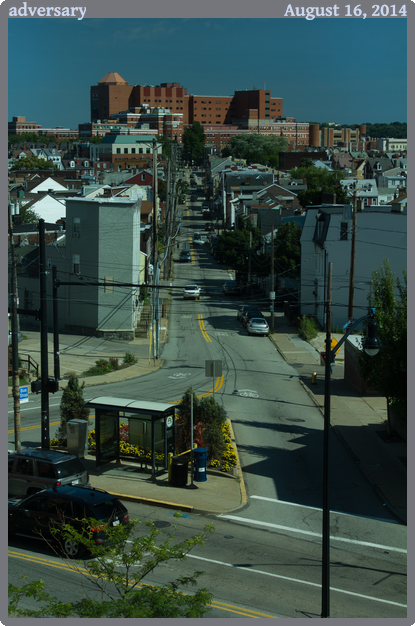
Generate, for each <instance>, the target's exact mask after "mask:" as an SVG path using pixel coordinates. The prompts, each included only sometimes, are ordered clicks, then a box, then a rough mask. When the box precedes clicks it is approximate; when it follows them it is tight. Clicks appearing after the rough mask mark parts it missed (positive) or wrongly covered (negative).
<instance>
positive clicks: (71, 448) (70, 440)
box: [66, 420, 88, 459]
mask: <svg viewBox="0 0 415 626" xmlns="http://www.w3.org/2000/svg"><path fill="white" fill-rule="evenodd" d="M87 436H88V420H70V421H69V422H68V424H67V438H66V442H67V443H66V446H67V448H68V452H69V454H73V455H75V456H77V457H78V459H83V458H84V457H85V448H86V445H87Z"/></svg>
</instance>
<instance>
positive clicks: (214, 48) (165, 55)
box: [8, 18, 407, 128]
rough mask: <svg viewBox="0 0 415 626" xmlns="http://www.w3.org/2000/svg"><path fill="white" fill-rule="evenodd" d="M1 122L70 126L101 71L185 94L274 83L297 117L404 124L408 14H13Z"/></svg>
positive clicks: (82, 115) (84, 110) (85, 109)
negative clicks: (16, 119) (22, 119)
mask: <svg viewBox="0 0 415 626" xmlns="http://www.w3.org/2000/svg"><path fill="white" fill-rule="evenodd" d="M8 22H9V62H8V68H9V110H8V119H9V120H11V118H12V117H13V116H14V115H24V116H26V119H27V120H28V121H33V122H37V123H38V124H41V125H42V126H43V127H54V126H63V127H69V128H77V127H78V123H82V122H86V121H89V120H90V108H89V93H90V87H91V85H95V84H97V83H98V82H99V81H100V80H101V78H103V77H104V76H105V74H107V73H108V72H118V73H119V74H120V75H121V76H122V77H123V78H124V79H125V80H126V81H127V82H128V83H129V84H152V85H159V84H160V83H162V82H178V83H180V84H181V85H182V86H183V87H186V88H187V92H188V93H189V94H195V95H212V96H215V95H217V96H227V95H232V94H233V92H234V91H235V90H241V89H252V88H253V87H255V88H257V89H260V88H263V87H264V83H265V86H266V88H267V89H270V90H271V95H272V96H273V97H281V98H283V113H284V115H286V116H293V117H295V118H297V120H298V121H302V122H310V121H316V122H336V123H339V124H353V123H359V124H362V123H366V122H371V123H376V122H386V123H390V122H394V121H400V122H405V121H406V116H407V112H406V88H407V78H406V76H407V74H406V71H407V67H406V66H407V37H406V32H407V30H406V29H407V21H406V20H405V19H396V20H394V19H378V20H377V19H366V20H357V19H352V20H346V19H316V20H313V21H307V20H284V19H269V18H268V19H203V18H199V19H148V18H147V19H92V18H89V19H88V18H85V19H83V20H72V19H9V21H8Z"/></svg>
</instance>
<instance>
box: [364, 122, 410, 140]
mask: <svg viewBox="0 0 415 626" xmlns="http://www.w3.org/2000/svg"><path fill="white" fill-rule="evenodd" d="M356 126H359V124H356ZM366 135H367V136H368V137H385V138H388V137H392V138H394V139H406V137H407V125H406V122H392V123H391V124H370V123H368V122H367V123H366Z"/></svg>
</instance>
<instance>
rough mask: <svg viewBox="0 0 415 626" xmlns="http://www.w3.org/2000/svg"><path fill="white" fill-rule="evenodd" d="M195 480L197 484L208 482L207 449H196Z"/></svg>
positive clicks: (194, 454)
mask: <svg viewBox="0 0 415 626" xmlns="http://www.w3.org/2000/svg"><path fill="white" fill-rule="evenodd" d="M193 456H194V464H195V467H194V478H195V480H196V481H197V482H204V481H205V480H207V476H206V467H207V450H206V448H194V450H193Z"/></svg>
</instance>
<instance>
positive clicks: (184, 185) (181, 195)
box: [176, 178, 189, 204]
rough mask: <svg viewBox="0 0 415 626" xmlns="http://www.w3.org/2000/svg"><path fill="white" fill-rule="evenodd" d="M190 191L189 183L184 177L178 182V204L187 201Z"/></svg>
mask: <svg viewBox="0 0 415 626" xmlns="http://www.w3.org/2000/svg"><path fill="white" fill-rule="evenodd" d="M188 193H189V183H188V182H187V181H185V180H183V179H182V178H179V180H178V181H177V182H176V198H177V202H178V204H184V203H185V202H186V196H187V194H188Z"/></svg>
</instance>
